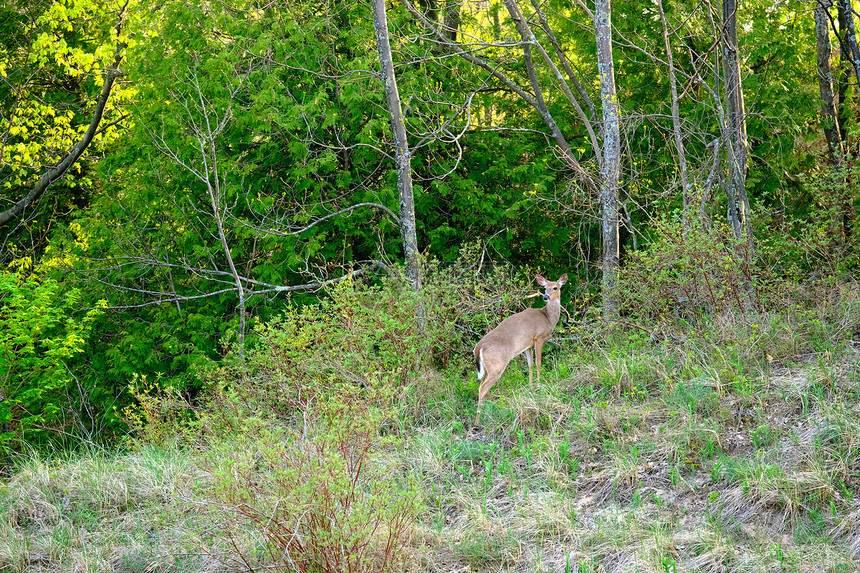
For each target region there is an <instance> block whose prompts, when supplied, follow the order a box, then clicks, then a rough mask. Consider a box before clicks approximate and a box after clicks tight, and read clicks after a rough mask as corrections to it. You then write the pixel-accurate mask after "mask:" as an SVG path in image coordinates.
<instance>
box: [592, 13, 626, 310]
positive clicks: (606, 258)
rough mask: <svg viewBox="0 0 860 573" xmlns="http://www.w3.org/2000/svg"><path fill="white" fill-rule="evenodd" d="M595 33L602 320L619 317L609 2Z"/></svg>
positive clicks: (617, 162) (617, 159) (617, 141)
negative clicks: (600, 141) (600, 120)
mask: <svg viewBox="0 0 860 573" xmlns="http://www.w3.org/2000/svg"><path fill="white" fill-rule="evenodd" d="M594 31H595V37H596V39H597V71H598V74H599V76H600V96H601V99H602V103H603V162H602V163H601V165H600V176H601V177H600V178H601V182H600V206H601V211H602V224H603V233H602V235H603V255H602V258H603V279H602V289H603V314H604V320H607V321H612V320H615V319H616V318H617V317H618V295H617V292H616V291H617V288H618V265H619V240H618V187H619V180H620V178H621V132H620V128H619V110H618V97H617V96H616V91H615V66H614V64H613V61H612V18H611V8H610V0H596V1H595V5H594Z"/></svg>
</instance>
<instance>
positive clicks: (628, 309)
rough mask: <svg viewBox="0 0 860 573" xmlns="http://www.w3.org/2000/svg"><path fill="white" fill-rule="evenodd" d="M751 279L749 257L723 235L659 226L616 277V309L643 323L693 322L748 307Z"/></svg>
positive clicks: (754, 299)
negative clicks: (618, 292) (618, 301)
mask: <svg viewBox="0 0 860 573" xmlns="http://www.w3.org/2000/svg"><path fill="white" fill-rule="evenodd" d="M756 275H758V270H757V269H756V268H755V265H754V261H753V253H752V252H750V250H749V248H748V246H747V245H746V244H745V243H743V242H739V241H736V240H734V239H733V238H732V237H730V236H729V235H728V232H727V230H725V229H709V228H705V227H703V226H701V225H692V226H685V225H684V224H682V223H681V222H680V221H677V220H673V221H665V220H664V221H660V222H658V223H656V224H655V227H654V233H653V236H652V238H651V242H650V243H649V244H648V246H647V247H646V248H645V249H643V250H642V251H636V252H634V253H631V256H630V260H629V262H628V263H627V264H626V265H625V266H624V267H623V268H622V270H621V272H620V273H619V283H620V285H621V292H622V300H621V303H622V309H623V312H625V313H626V314H628V316H631V317H636V318H639V319H644V320H646V321H648V322H653V321H661V322H675V321H676V320H678V319H680V320H683V321H687V322H692V323H694V322H695V321H696V320H697V319H699V318H701V317H703V316H705V315H713V314H716V313H720V312H724V311H731V310H732V309H741V310H742V309H745V308H747V307H750V306H752V305H754V304H755V303H756V302H757V296H756V294H755V292H754V291H753V285H754V284H755V279H756Z"/></svg>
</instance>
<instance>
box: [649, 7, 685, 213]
mask: <svg viewBox="0 0 860 573" xmlns="http://www.w3.org/2000/svg"><path fill="white" fill-rule="evenodd" d="M657 8H658V9H659V10H660V21H661V22H662V24H663V40H664V41H665V43H666V62H667V63H668V64H669V87H670V89H671V92H672V133H673V134H674V137H675V149H676V150H677V151H678V170H679V171H680V173H681V188H682V190H681V194H682V198H683V209H684V210H683V217H684V227H685V228H689V227H690V224H691V222H690V219H691V217H690V210H691V207H690V206H691V204H692V198H691V197H690V183H689V177H688V174H687V153H686V151H685V149H684V136H683V134H682V133H681V113H680V109H679V98H678V80H677V78H676V77H675V63H674V60H673V57H672V44H671V42H670V41H669V26H668V24H667V23H666V13H665V12H664V11H663V2H662V0H657Z"/></svg>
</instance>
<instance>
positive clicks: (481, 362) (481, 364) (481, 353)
mask: <svg viewBox="0 0 860 573" xmlns="http://www.w3.org/2000/svg"><path fill="white" fill-rule="evenodd" d="M477 366H478V380H481V379H482V378H483V377H484V374H486V373H487V371H486V370H484V349H483V348H482V349H480V350H479V351H478V364H477Z"/></svg>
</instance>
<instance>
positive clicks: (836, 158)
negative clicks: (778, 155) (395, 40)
mask: <svg viewBox="0 0 860 573" xmlns="http://www.w3.org/2000/svg"><path fill="white" fill-rule="evenodd" d="M832 5H833V2H832V1H831V0H818V1H817V2H816V4H815V14H814V15H815V40H816V44H817V46H818V89H819V91H820V93H821V124H822V127H823V129H824V137H825V138H826V139H827V147H828V149H829V150H830V158H831V160H832V161H833V162H834V163H839V162H840V161H841V160H842V151H843V150H842V137H841V135H840V134H839V121H838V120H837V115H836V100H835V98H834V95H833V71H832V70H831V68H830V56H831V52H832V48H831V45H830V7H831V6H832Z"/></svg>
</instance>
